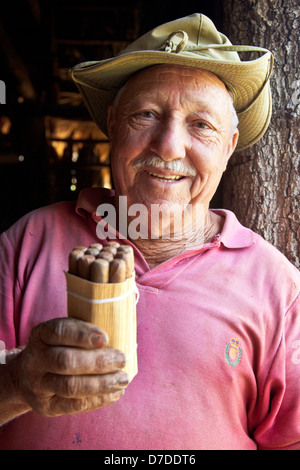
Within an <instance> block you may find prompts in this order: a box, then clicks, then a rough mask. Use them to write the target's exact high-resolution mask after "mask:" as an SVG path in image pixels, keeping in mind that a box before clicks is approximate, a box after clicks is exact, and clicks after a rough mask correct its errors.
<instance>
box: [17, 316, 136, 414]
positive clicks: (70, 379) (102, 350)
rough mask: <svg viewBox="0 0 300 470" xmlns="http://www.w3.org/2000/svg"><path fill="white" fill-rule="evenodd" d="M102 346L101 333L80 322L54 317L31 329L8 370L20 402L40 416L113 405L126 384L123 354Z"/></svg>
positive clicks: (102, 334)
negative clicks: (23, 346) (26, 343)
mask: <svg viewBox="0 0 300 470" xmlns="http://www.w3.org/2000/svg"><path fill="white" fill-rule="evenodd" d="M106 345H107V335H106V333H105V332H103V331H102V330H100V328H98V327H97V326H95V325H93V324H91V323H87V322H83V321H81V320H76V319H72V318H57V319H54V320H50V321H48V322H45V323H41V324H39V325H37V326H36V327H34V328H33V330H32V333H31V336H30V339H29V342H28V345H27V346H26V348H25V349H24V350H23V351H22V352H21V353H20V354H19V355H18V357H17V358H16V363H15V367H14V368H13V373H14V375H15V377H14V380H16V382H15V386H16V389H17V391H18V394H19V396H20V399H21V400H22V401H23V402H24V403H25V404H27V405H28V406H30V408H31V409H32V410H34V411H36V412H37V413H39V414H41V415H43V416H58V415H62V414H74V413H80V412H83V411H89V410H93V409H96V408H101V407H103V406H106V405H109V404H110V403H113V402H115V401H116V400H118V399H119V398H120V397H121V396H122V395H123V394H124V388H125V387H126V385H128V376H127V374H126V372H124V371H122V368H123V367H124V366H125V355H124V354H123V353H122V352H121V351H118V350H116V349H109V348H106Z"/></svg>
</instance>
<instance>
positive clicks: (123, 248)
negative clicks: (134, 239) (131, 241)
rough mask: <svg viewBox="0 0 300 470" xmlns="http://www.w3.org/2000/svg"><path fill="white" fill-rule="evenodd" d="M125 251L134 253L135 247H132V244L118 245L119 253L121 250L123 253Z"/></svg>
mask: <svg viewBox="0 0 300 470" xmlns="http://www.w3.org/2000/svg"><path fill="white" fill-rule="evenodd" d="M124 251H127V252H129V253H132V254H133V248H132V246H130V245H120V246H119V247H118V253H119V252H120V253H121V252H122V253H123V252H124Z"/></svg>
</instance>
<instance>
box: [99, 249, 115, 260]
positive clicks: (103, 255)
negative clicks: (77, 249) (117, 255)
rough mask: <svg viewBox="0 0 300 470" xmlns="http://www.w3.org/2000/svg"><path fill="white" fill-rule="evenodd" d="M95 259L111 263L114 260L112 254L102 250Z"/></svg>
mask: <svg viewBox="0 0 300 470" xmlns="http://www.w3.org/2000/svg"><path fill="white" fill-rule="evenodd" d="M97 259H106V260H107V261H112V260H113V259H114V255H113V253H110V252H109V251H103V250H102V251H100V253H99V255H98V256H97Z"/></svg>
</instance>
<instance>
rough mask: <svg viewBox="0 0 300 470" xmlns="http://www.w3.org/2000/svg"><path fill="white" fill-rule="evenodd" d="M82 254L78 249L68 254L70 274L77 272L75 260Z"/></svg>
mask: <svg viewBox="0 0 300 470" xmlns="http://www.w3.org/2000/svg"><path fill="white" fill-rule="evenodd" d="M83 255H84V251H83V250H80V249H74V250H73V251H72V252H71V253H70V254H69V273H70V274H75V275H76V274H77V262H78V260H79V258H81V257H82V256H83Z"/></svg>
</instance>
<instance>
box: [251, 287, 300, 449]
mask: <svg viewBox="0 0 300 470" xmlns="http://www.w3.org/2000/svg"><path fill="white" fill-rule="evenodd" d="M263 395H264V399H265V400H268V402H269V403H268V407H269V413H268V414H267V416H266V417H265V419H264V420H263V422H262V423H261V425H260V426H258V428H257V429H256V430H255V432H254V437H255V440H256V442H257V445H258V448H259V449H261V450H273V449H274V450H300V294H299V295H298V296H297V298H296V300H295V301H294V302H293V303H292V305H291V307H290V308H289V309H288V311H287V313H286V316H285V329H284V333H283V335H282V340H281V344H280V347H279V348H278V351H277V354H276V357H275V359H274V361H273V363H272V367H271V369H270V372H269V376H268V378H267V380H266V383H265V387H264V393H263Z"/></svg>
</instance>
